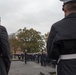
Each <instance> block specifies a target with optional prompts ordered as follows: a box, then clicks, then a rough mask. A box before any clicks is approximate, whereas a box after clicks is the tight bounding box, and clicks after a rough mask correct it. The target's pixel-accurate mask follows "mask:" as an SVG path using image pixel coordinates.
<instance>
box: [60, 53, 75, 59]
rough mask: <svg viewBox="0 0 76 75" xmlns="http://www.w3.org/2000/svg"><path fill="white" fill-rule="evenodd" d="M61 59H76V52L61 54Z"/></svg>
mask: <svg viewBox="0 0 76 75" xmlns="http://www.w3.org/2000/svg"><path fill="white" fill-rule="evenodd" d="M59 59H76V54H67V55H60V57H59Z"/></svg>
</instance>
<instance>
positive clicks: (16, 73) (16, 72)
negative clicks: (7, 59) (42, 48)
mask: <svg viewBox="0 0 76 75" xmlns="http://www.w3.org/2000/svg"><path fill="white" fill-rule="evenodd" d="M53 71H55V68H51V67H50V66H46V67H43V66H40V64H37V63H36V62H27V64H25V63H24V62H23V61H12V63H11V68H10V72H9V75H39V74H40V72H43V73H48V72H53Z"/></svg>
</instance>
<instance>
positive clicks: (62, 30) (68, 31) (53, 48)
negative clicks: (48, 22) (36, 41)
mask: <svg viewBox="0 0 76 75" xmlns="http://www.w3.org/2000/svg"><path fill="white" fill-rule="evenodd" d="M61 1H63V8H62V9H63V11H64V14H65V18H63V19H62V20H60V21H58V22H56V23H54V24H53V25H52V27H51V31H50V33H49V37H48V41H47V53H48V57H49V58H50V59H51V60H56V61H57V75H76V0H61Z"/></svg>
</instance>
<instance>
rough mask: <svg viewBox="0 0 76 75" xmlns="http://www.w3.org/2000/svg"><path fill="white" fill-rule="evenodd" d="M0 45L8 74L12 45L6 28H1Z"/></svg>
mask: <svg viewBox="0 0 76 75" xmlns="http://www.w3.org/2000/svg"><path fill="white" fill-rule="evenodd" d="M0 45H1V51H2V59H3V61H4V64H5V67H6V71H7V73H8V72H9V68H10V63H11V60H10V45H9V41H8V34H7V31H6V28H5V27H1V32H0Z"/></svg>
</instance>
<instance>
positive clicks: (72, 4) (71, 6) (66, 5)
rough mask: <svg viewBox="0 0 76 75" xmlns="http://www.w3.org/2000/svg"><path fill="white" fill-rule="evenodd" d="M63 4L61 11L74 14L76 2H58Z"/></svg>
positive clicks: (64, 0)
mask: <svg viewBox="0 0 76 75" xmlns="http://www.w3.org/2000/svg"><path fill="white" fill-rule="evenodd" d="M60 1H62V2H63V11H66V10H67V11H69V12H76V0H60Z"/></svg>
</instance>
